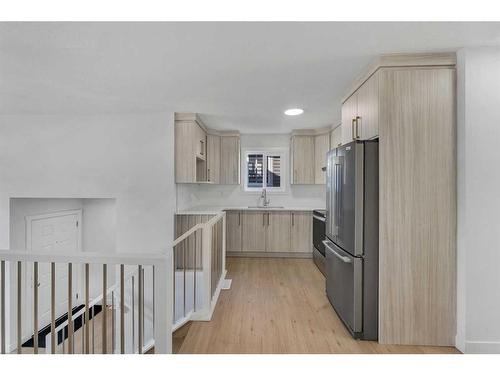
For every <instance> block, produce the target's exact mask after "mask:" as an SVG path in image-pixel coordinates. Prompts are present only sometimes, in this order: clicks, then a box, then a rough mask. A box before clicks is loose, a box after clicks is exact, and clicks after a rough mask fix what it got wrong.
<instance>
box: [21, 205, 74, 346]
mask: <svg viewBox="0 0 500 375" xmlns="http://www.w3.org/2000/svg"><path fill="white" fill-rule="evenodd" d="M68 215H76V216H77V220H78V233H77V246H76V251H77V252H81V251H82V216H83V209H81V208H78V209H69V210H59V211H54V212H48V213H44V214H37V215H28V216H25V234H26V251H27V252H31V251H32V233H31V226H32V222H33V221H35V220H41V219H50V218H54V217H60V216H68ZM32 263H33V262H27V263H25V264H26V265H28V264H32ZM82 275H83V265H81V264H79V265H78V264H77V265H76V267H75V266H73V279H74V280H75V285H74V286H73V287H74V291H73V294H74V297H73V305H76V304H79V303H80V299H81V295H82V293H81V287H82V281H81V277H82ZM23 280H24V287H23V290H24V309H23V311H22V313H21V315H22V320H23V326H24V327H29V331H26V332H27V334H26V335H24V334H23V333H21V334H22V341H23V342H24V341H26V340H28V339H29V338H31V336H32V335H33V333H34V332H33V317H32V313H33V298H32V290H31V284H32V280H33V267H30V266H25V270H24V278H23ZM77 295H78V296H79V297H78V298H77V297H76V296H77ZM56 319H57V317H56ZM41 328H43V327H42V326H41V325H40V326H39V327H38V330H40V329H41Z"/></svg>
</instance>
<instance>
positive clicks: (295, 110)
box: [285, 108, 304, 116]
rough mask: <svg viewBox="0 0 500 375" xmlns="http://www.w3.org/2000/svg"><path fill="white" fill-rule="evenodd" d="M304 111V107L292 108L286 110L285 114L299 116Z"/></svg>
mask: <svg viewBox="0 0 500 375" xmlns="http://www.w3.org/2000/svg"><path fill="white" fill-rule="evenodd" d="M303 113H304V110H303V109H302V108H290V109H287V110H286V111H285V115H287V116H298V115H301V114H303Z"/></svg>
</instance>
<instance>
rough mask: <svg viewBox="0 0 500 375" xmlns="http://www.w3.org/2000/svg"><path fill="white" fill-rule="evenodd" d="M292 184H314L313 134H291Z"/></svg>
mask: <svg viewBox="0 0 500 375" xmlns="http://www.w3.org/2000/svg"><path fill="white" fill-rule="evenodd" d="M291 154H292V155H291V158H290V159H291V161H292V168H291V173H292V178H291V183H292V184H314V182H315V178H314V170H315V168H314V136H311V135H292V139H291Z"/></svg>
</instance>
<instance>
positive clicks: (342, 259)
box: [323, 240, 351, 263]
mask: <svg viewBox="0 0 500 375" xmlns="http://www.w3.org/2000/svg"><path fill="white" fill-rule="evenodd" d="M329 244H330V241H326V240H325V241H323V245H325V247H326V248H327V249H328V250H330V252H331V253H332V254H333V255H335V256H336V257H337V258H339V259H340V260H341V261H342V262H344V263H351V259H350V258H349V257H345V256H342V255H340V254H339V253H337V252H336V251H335V250H333V249H332V248H331V247H330V245H329Z"/></svg>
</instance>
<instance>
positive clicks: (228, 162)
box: [220, 136, 240, 185]
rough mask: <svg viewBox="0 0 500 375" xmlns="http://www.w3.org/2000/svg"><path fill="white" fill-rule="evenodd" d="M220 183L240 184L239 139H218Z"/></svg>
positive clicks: (233, 137)
mask: <svg viewBox="0 0 500 375" xmlns="http://www.w3.org/2000/svg"><path fill="white" fill-rule="evenodd" d="M220 160H221V163H220V183H221V184H224V185H239V184H240V137H235V136H222V137H221V139H220Z"/></svg>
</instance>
